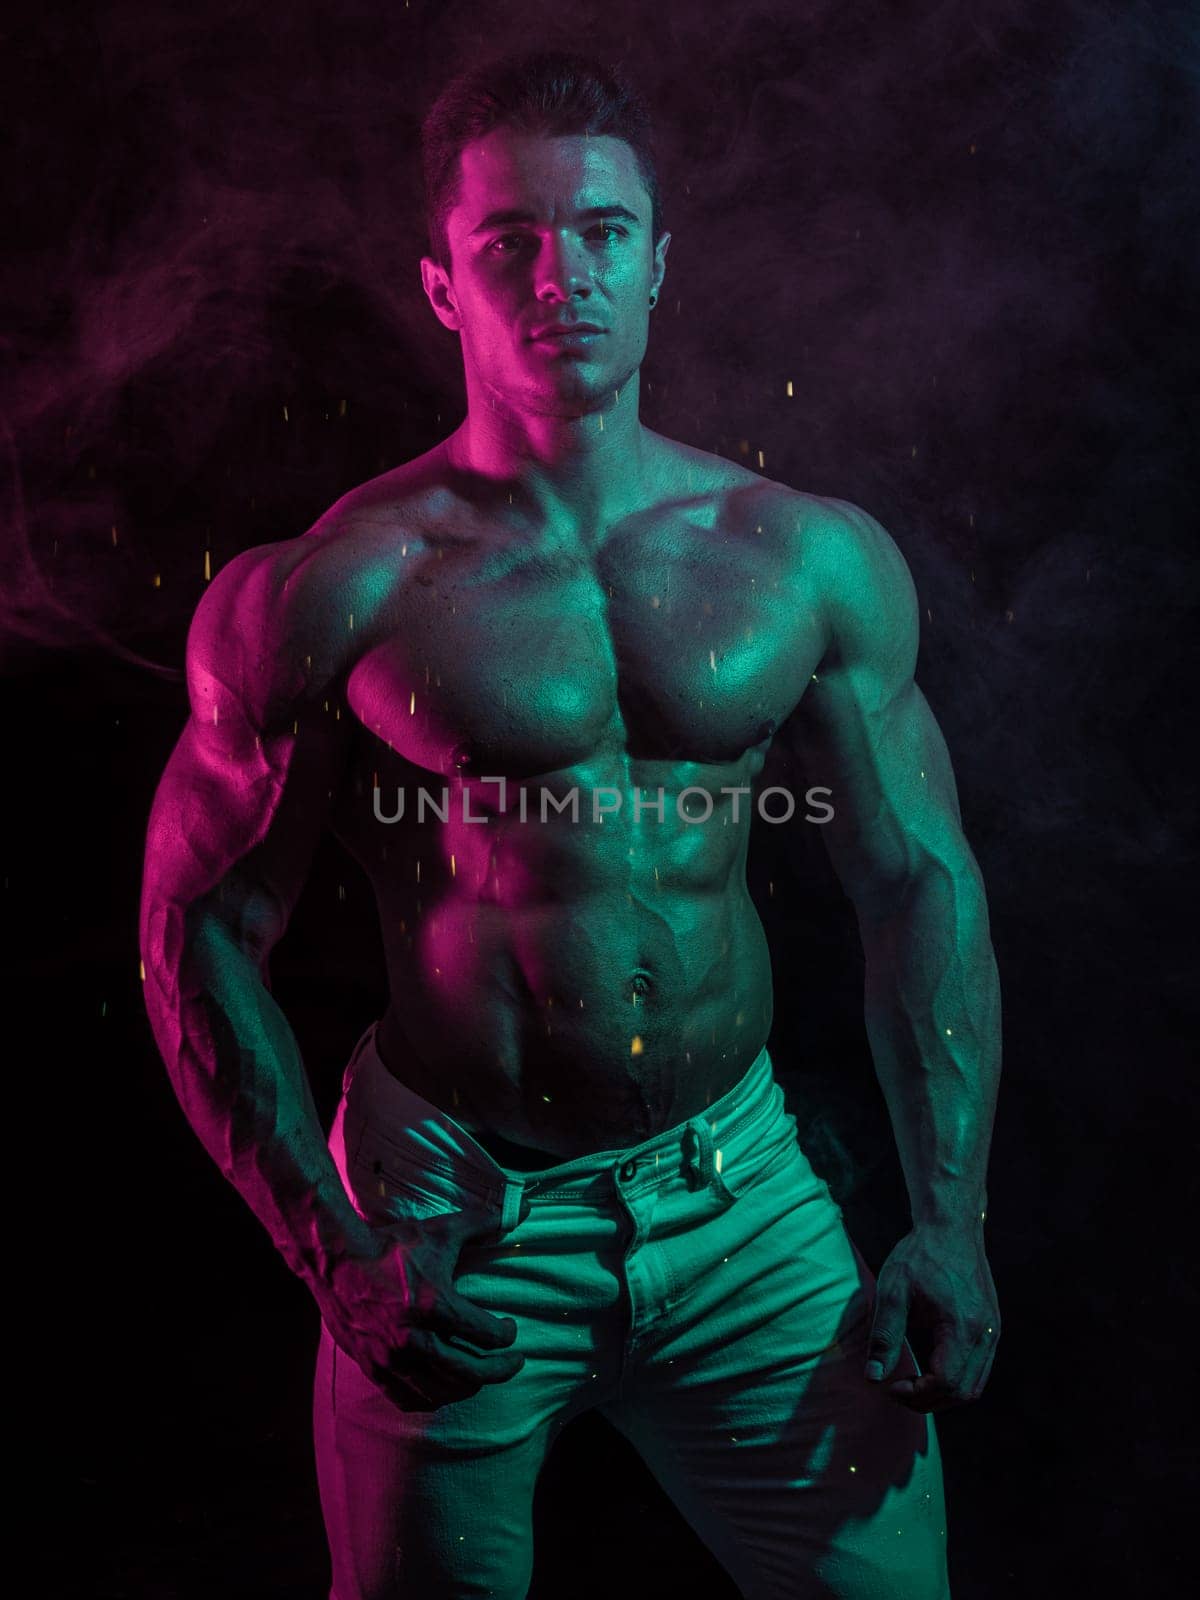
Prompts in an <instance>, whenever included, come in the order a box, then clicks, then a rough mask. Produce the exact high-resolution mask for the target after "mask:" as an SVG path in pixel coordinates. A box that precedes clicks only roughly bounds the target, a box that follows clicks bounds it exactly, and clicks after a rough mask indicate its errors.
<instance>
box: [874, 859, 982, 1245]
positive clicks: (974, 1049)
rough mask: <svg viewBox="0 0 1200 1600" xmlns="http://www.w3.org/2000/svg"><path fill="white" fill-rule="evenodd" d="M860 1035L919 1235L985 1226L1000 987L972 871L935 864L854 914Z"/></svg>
mask: <svg viewBox="0 0 1200 1600" xmlns="http://www.w3.org/2000/svg"><path fill="white" fill-rule="evenodd" d="M859 925H860V931H861V933H862V940H863V949H864V953H865V956H866V1026H867V1035H868V1038H869V1040H870V1044H871V1052H872V1056H873V1058H874V1062H875V1070H876V1073H877V1076H878V1078H879V1082H880V1085H881V1087H882V1089H883V1092H884V1097H885V1099H886V1101H887V1106H888V1111H889V1113H890V1116H891V1121H892V1127H893V1129H894V1132H895V1136H896V1143H897V1147H898V1149H899V1153H900V1160H901V1165H902V1167H903V1170H904V1177H905V1182H906V1184H907V1187H908V1194H909V1202H910V1205H911V1208H912V1218H913V1223H914V1225H923V1224H932V1225H937V1226H949V1227H970V1228H972V1229H974V1228H976V1227H978V1226H981V1225H982V1219H983V1215H984V1213H985V1212H986V1210H987V1162H988V1151H989V1147H990V1145H991V1137H992V1122H993V1118H994V1114H995V1106H996V1094H997V1089H998V1085H999V1077H1000V1055H1001V1031H1000V982H999V976H998V973H997V971H996V961H995V956H994V954H993V951H992V944H991V938H990V934H989V931H988V914H987V901H986V897H985V894H984V888H983V882H982V879H981V877H980V874H979V871H978V868H977V867H976V865H975V863H974V860H973V859H971V860H970V861H969V862H968V863H966V864H962V865H959V866H957V867H955V868H953V869H952V868H950V867H948V866H946V865H945V864H943V863H940V862H937V863H934V864H932V865H931V866H930V867H929V868H928V869H927V870H926V871H924V872H922V873H920V874H919V875H918V876H916V877H914V878H913V879H912V880H910V881H909V883H908V884H907V885H906V887H905V889H904V891H903V893H902V894H901V896H900V897H899V900H898V902H897V903H896V904H895V905H894V906H893V907H892V908H891V910H890V911H889V912H888V913H887V914H879V915H876V916H873V917H868V916H864V915H861V914H860V918H859Z"/></svg>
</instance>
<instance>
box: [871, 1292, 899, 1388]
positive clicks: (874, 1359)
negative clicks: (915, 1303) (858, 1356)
mask: <svg viewBox="0 0 1200 1600" xmlns="http://www.w3.org/2000/svg"><path fill="white" fill-rule="evenodd" d="M907 1321H908V1302H907V1300H906V1299H905V1298H904V1296H902V1295H900V1294H896V1293H889V1294H886V1295H880V1294H877V1295H876V1300H875V1319H874V1322H873V1323H872V1326H871V1335H870V1338H869V1340H868V1343H867V1366H866V1376H867V1378H868V1379H869V1381H870V1382H872V1383H881V1382H882V1381H883V1380H884V1379H885V1378H888V1377H890V1376H891V1374H892V1372H893V1371H894V1370H895V1366H896V1362H897V1360H898V1359H899V1356H900V1350H901V1347H902V1345H903V1342H904V1329H905V1325H906V1323H907Z"/></svg>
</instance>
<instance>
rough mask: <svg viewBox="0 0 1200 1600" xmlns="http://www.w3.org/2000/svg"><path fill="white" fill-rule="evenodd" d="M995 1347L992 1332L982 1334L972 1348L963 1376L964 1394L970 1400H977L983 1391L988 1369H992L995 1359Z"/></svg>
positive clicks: (995, 1341)
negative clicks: (974, 1347) (976, 1344)
mask: <svg viewBox="0 0 1200 1600" xmlns="http://www.w3.org/2000/svg"><path fill="white" fill-rule="evenodd" d="M995 1347H997V1339H995V1336H994V1334H984V1338H982V1339H981V1342H979V1344H978V1346H976V1349H974V1352H973V1355H971V1360H970V1363H968V1366H966V1376H965V1378H963V1384H965V1387H966V1394H968V1397H970V1398H971V1400H978V1398H979V1395H981V1394H982V1392H984V1384H986V1382H987V1379H989V1376H990V1371H992V1362H994V1360H995Z"/></svg>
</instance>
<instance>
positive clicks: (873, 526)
mask: <svg viewBox="0 0 1200 1600" xmlns="http://www.w3.org/2000/svg"><path fill="white" fill-rule="evenodd" d="M848 509H852V508H848ZM813 565H814V567H815V568H816V570H817V574H818V578H817V581H818V582H819V585H820V591H821V602H822V606H823V611H824V614H825V616H826V618H827V647H826V651H825V655H824V658H823V659H822V661H821V664H820V666H819V668H818V670H817V673H816V674H815V678H814V681H812V682H811V683H810V684H809V685H808V687H807V689H806V691H805V694H804V696H803V698H802V700H801V702H800V704H799V706H798V707H797V709H796V712H795V713H794V715H793V718H792V719H791V726H790V730H789V731H790V734H791V738H792V741H793V745H794V748H795V749H796V751H797V754H798V755H799V757H800V759H801V761H802V763H803V766H804V768H805V772H806V777H807V780H808V782H809V783H810V784H819V785H824V786H826V787H828V788H829V789H830V790H832V795H831V796H830V800H829V803H830V805H831V806H832V807H833V813H834V814H833V817H832V818H831V819H830V821H829V822H828V823H826V824H825V825H824V826H823V828H822V835H823V837H824V839H825V843H826V846H827V848H828V850H829V854H830V858H831V860H832V862H833V865H834V868H835V870H836V871H837V874H838V876H839V879H840V880H841V882H842V884H843V886H844V887H845V889H846V891H847V893H849V894H850V895H851V897H852V898H853V899H854V900H855V902H856V904H858V906H859V907H860V909H869V908H870V907H871V905H872V904H873V903H880V904H887V903H888V902H889V900H890V899H891V898H893V897H894V896H895V895H896V894H897V893H898V892H900V891H902V889H903V887H904V885H905V884H906V883H909V882H911V881H912V880H913V879H914V878H915V877H917V876H918V875H919V874H920V873H921V872H922V871H923V870H926V869H927V868H928V867H930V866H931V865H934V864H937V863H941V864H943V865H945V866H946V867H948V868H951V869H953V868H956V867H957V866H959V865H961V864H962V863H963V862H964V861H965V860H966V859H968V858H969V854H970V853H969V850H968V848H967V845H966V841H965V839H964V838H963V835H962V827H961V818H960V813H959V805H958V795H957V791H956V787H955V782H954V774H953V770H952V767H951V763H950V757H949V753H948V751H947V748H946V741H945V739H944V738H943V736H942V732H941V729H940V728H939V727H938V724H937V721H936V719H935V717H934V715H933V712H932V710H931V709H930V706H929V703H928V701H927V700H926V698H925V696H924V695H923V694H922V692H921V690H920V688H919V687H918V685H917V683H916V681H915V678H914V675H913V674H914V667H915V662H916V655H917V642H918V627H919V623H918V610H917V599H916V592H915V589H914V587H913V583H912V578H911V575H910V574H909V571H908V568H907V565H906V564H905V562H904V558H903V556H902V555H901V554H900V551H899V550H898V549H897V547H896V545H895V544H894V543H893V541H892V540H891V539H890V538H889V536H888V535H887V534H886V533H885V532H884V530H883V529H882V528H880V527H879V525H878V523H876V522H874V520H873V519H871V518H869V517H867V516H866V514H865V513H861V512H859V513H856V515H855V517H854V518H853V519H848V521H847V523H846V524H845V525H843V527H842V528H841V530H840V533H839V535H837V536H833V537H829V538H827V539H826V540H825V541H824V543H823V545H822V546H821V547H820V548H819V549H818V552H817V554H816V559H815V561H814V563H813Z"/></svg>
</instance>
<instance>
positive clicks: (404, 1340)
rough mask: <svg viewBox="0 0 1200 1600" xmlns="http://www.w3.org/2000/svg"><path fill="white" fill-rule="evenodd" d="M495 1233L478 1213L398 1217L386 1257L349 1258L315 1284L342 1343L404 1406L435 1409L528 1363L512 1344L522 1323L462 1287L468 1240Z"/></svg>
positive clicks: (500, 1380)
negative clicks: (460, 1269)
mask: <svg viewBox="0 0 1200 1600" xmlns="http://www.w3.org/2000/svg"><path fill="white" fill-rule="evenodd" d="M526 1205H528V1202H526ZM522 1220H523V1219H522ZM494 1229H495V1225H494V1222H493V1221H491V1220H489V1219H481V1218H480V1217H479V1216H478V1215H475V1214H473V1213H471V1212H469V1211H457V1212H452V1213H450V1214H448V1215H445V1216H435V1217H429V1218H427V1219H423V1220H421V1221H420V1222H416V1221H414V1222H409V1223H393V1224H390V1225H389V1226H388V1227H387V1228H386V1230H382V1231H385V1232H386V1234H387V1236H388V1237H389V1239H390V1240H391V1241H392V1242H391V1245H390V1247H389V1249H388V1250H387V1251H386V1252H385V1253H384V1254H383V1255H381V1256H378V1257H374V1258H371V1259H363V1258H362V1257H357V1256H347V1257H343V1258H342V1260H341V1261H340V1262H339V1264H338V1265H337V1267H336V1268H335V1269H334V1270H333V1272H332V1275H331V1280H330V1281H329V1282H328V1283H325V1284H321V1285H318V1286H317V1287H315V1288H314V1294H315V1296H316V1299H317V1304H318V1305H319V1306H320V1308H321V1315H322V1317H323V1318H324V1320H325V1324H326V1326H327V1327H328V1329H329V1331H330V1333H331V1334H332V1335H333V1338H334V1340H335V1342H336V1343H337V1344H338V1345H339V1347H340V1348H341V1349H342V1350H344V1351H345V1352H346V1354H347V1355H349V1356H351V1357H352V1358H353V1359H354V1360H355V1361H356V1362H357V1363H358V1365H359V1367H361V1369H362V1371H363V1372H364V1374H365V1375H366V1376H367V1377H368V1378H369V1379H370V1380H371V1382H372V1383H374V1384H375V1385H376V1386H377V1387H378V1388H380V1389H382V1390H383V1392H384V1393H385V1394H386V1395H387V1396H388V1398H389V1399H391V1400H392V1401H393V1402H394V1403H395V1404H396V1405H397V1406H399V1407H400V1409H401V1410H402V1411H436V1410H437V1409H438V1407H439V1406H443V1405H446V1404H448V1403H449V1402H451V1401H454V1400H465V1399H467V1398H469V1397H470V1396H471V1395H474V1394H478V1393H479V1391H480V1389H482V1387H483V1385H484V1384H485V1383H504V1382H505V1381H506V1380H507V1379H509V1378H512V1377H515V1375H516V1374H517V1373H518V1372H519V1371H520V1370H521V1368H522V1367H523V1366H524V1365H525V1357H524V1356H523V1355H519V1354H518V1353H517V1352H516V1351H513V1350H509V1349H507V1348H506V1346H509V1345H511V1344H512V1343H513V1341H514V1340H515V1339H516V1337H517V1331H518V1330H517V1324H516V1323H515V1322H514V1321H513V1319H512V1318H511V1317H503V1318H501V1317H494V1316H492V1315H491V1314H490V1313H489V1312H487V1311H484V1310H482V1309H481V1308H480V1307H479V1306H477V1305H475V1304H473V1303H472V1302H471V1301H470V1300H468V1299H466V1298H465V1296H463V1295H461V1294H459V1293H458V1291H457V1290H456V1289H455V1288H454V1283H453V1277H454V1269H455V1266H456V1264H457V1262H458V1257H459V1254H460V1252H461V1250H462V1248H463V1246H464V1244H465V1243H466V1242H467V1241H468V1240H469V1239H472V1238H475V1237H477V1236H480V1237H482V1236H484V1235H493V1234H494Z"/></svg>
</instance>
